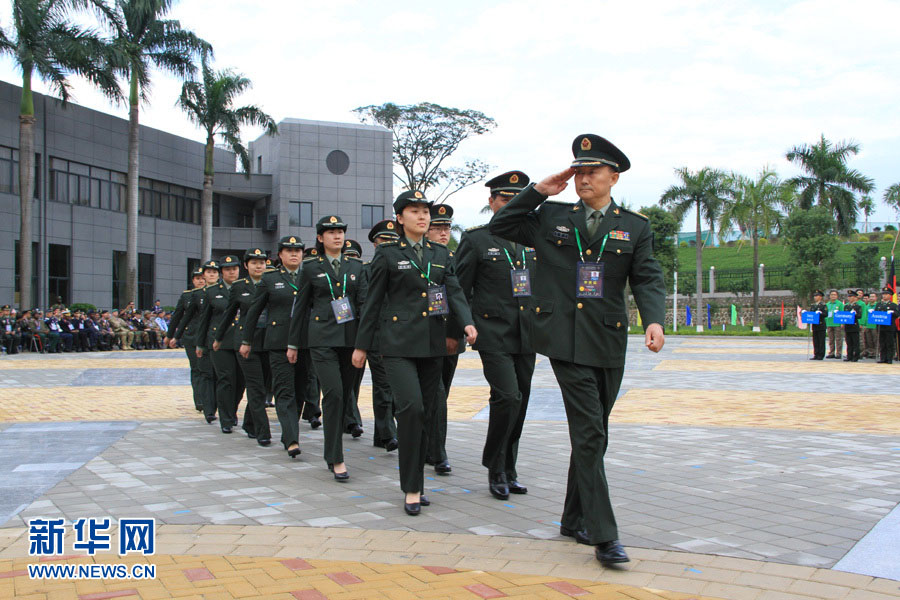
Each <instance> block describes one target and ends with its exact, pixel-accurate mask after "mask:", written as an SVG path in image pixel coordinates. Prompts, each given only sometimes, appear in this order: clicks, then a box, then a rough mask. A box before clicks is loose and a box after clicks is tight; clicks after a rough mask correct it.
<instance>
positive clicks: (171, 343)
mask: <svg viewBox="0 0 900 600" xmlns="http://www.w3.org/2000/svg"><path fill="white" fill-rule="evenodd" d="M191 283H192V284H193V286H194V289H193V290H184V291H183V292H181V296H180V297H179V298H178V303H177V304H176V305H175V312H174V313H172V320H171V321H169V328H168V331H167V332H166V335H167V337H166V338H165V339H164V340H163V344H164V345H166V346H168V347H169V348H174V347H175V332H176V331H177V330H178V325H180V324H181V320H182V319H183V318H184V313H185V311H186V310H187V307H188V306H189V305H190V303H191V300H192V299H193V298H194V295H193V292H194V290H199V289H202V288H204V287H206V280H205V279H204V278H203V269H197V270H196V271H194V272H193V273H192V274H191ZM168 336H171V337H168ZM182 342H183V343H184V352H185V354H187V357H188V362H189V363H190V365H191V390H192V391H193V393H194V408H195V409H196V410H197V412H203V400H202V398H203V394H204V393H205V389H204V383H202V382H201V377H202V374H201V372H200V359H199V358H197V346H196V344H195V342H194V331H193V328H186V329H185V331H184V337H183V338H182Z"/></svg>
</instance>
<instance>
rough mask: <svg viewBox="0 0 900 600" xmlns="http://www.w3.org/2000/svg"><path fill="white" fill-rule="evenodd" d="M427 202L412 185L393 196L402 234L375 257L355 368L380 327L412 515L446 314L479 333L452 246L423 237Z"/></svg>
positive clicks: (418, 500) (417, 503)
mask: <svg viewBox="0 0 900 600" xmlns="http://www.w3.org/2000/svg"><path fill="white" fill-rule="evenodd" d="M429 206H430V202H428V200H426V199H425V196H424V195H423V194H422V192H419V191H413V190H410V191H407V192H403V193H402V194H400V195H399V196H398V197H397V199H396V200H395V201H394V212H395V213H397V222H398V223H399V224H400V225H401V237H400V240H399V241H396V242H387V243H385V244H382V245H381V246H379V247H378V250H376V252H375V258H373V259H372V264H371V272H370V274H369V275H370V277H369V283H368V290H367V294H366V298H365V301H364V303H363V309H362V317H361V319H360V324H359V333H358V334H357V337H356V350H355V351H354V352H353V366H355V367H356V368H362V366H363V364H365V360H366V352H367V351H368V350H370V349H371V348H373V346H374V343H375V339H374V338H375V332H376V331H377V332H378V336H379V339H378V343H379V349H380V351H381V354H382V355H383V356H384V366H385V368H386V370H387V373H388V376H389V378H390V381H391V388H392V391H393V393H394V399H395V402H396V408H397V422H398V427H397V429H398V438H399V441H400V450H399V454H400V456H399V461H400V487H401V489H402V490H403V491H404V492H405V494H406V498H405V502H404V507H403V508H404V510H405V511H406V513H407V514H409V515H417V514H419V512H420V510H421V509H420V507H421V506H422V505H425V506H427V505H428V504H430V503H429V502H428V500H427V498H425V497H424V496H422V495H421V494H422V492H423V490H424V473H423V469H424V466H425V446H426V443H427V440H428V436H427V435H426V434H425V431H424V428H425V413H426V411H427V410H428V409H430V408H431V406H432V404H433V403H434V402H436V400H437V396H436V394H437V393H438V385H439V383H440V379H441V366H442V359H443V357H444V356H446V354H447V345H446V334H445V327H444V316H445V315H447V314H448V313H450V312H452V313H453V316H454V317H455V318H456V320H457V322H458V323H459V324H461V325H462V326H463V327H464V331H465V333H466V337H467V341H468V342H469V343H470V344H471V343H474V342H475V338H476V336H477V332H476V331H475V326H474V325H472V314H471V312H470V311H469V306H468V304H466V299H465V297H464V296H463V293H462V290H461V289H460V287H459V282H458V281H457V280H456V274H455V273H454V271H453V267H452V265H451V263H450V251H449V250H448V249H447V247H446V246H444V245H443V244H438V243H436V242H429V241H427V240H425V239H424V236H425V232H426V231H428V224H429V222H430V214H429V210H428V208H429ZM382 313H383V314H384V318H383V322H382V323H381V324H380V327H379V323H378V319H379V316H380V315H381V314H382Z"/></svg>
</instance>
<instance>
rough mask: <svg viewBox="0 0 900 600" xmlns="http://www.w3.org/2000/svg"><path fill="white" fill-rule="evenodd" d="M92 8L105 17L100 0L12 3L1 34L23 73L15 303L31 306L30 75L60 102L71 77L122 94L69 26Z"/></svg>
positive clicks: (88, 43)
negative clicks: (8, 25) (8, 26)
mask: <svg viewBox="0 0 900 600" xmlns="http://www.w3.org/2000/svg"><path fill="white" fill-rule="evenodd" d="M81 8H92V9H94V10H95V11H96V12H97V13H98V14H100V15H104V14H105V7H104V5H103V3H102V1H101V0H82V1H79V0H13V2H12V13H13V14H12V18H13V31H12V34H13V35H12V37H10V36H8V35H7V34H6V33H5V32H2V31H0V53H8V54H11V55H12V57H13V59H14V60H15V62H16V66H17V67H18V68H19V69H20V70H21V71H22V101H21V105H20V108H19V205H20V217H21V224H20V229H19V248H20V251H19V290H20V293H19V303H20V305H21V306H22V307H23V308H24V307H25V306H31V303H32V301H33V300H34V299H33V297H32V290H31V277H32V273H33V265H32V263H31V259H32V256H31V238H32V234H31V219H32V216H31V214H32V213H31V202H32V197H33V196H34V171H35V168H34V126H35V121H36V119H35V115H34V96H33V93H32V86H31V81H32V77H33V76H34V75H35V74H37V76H38V78H39V79H41V80H42V81H44V82H45V83H47V85H49V86H50V89H51V90H52V91H53V93H54V94H56V95H57V96H59V97H60V99H61V100H62V101H63V103H66V102H68V100H69V98H70V90H69V81H68V79H67V77H68V75H69V74H73V73H74V74H76V75H80V76H83V77H84V78H86V79H87V80H88V81H89V82H91V83H92V84H94V85H95V86H96V87H97V88H99V89H100V90H101V91H102V92H103V94H104V95H106V96H107V97H109V98H113V99H115V98H118V97H120V95H121V92H120V91H119V88H118V86H117V85H116V80H115V75H114V74H113V72H112V70H111V69H110V68H109V66H108V64H107V62H106V60H105V58H106V53H105V45H104V42H103V40H101V39H100V38H99V37H98V36H97V35H96V33H95V32H94V31H93V30H91V29H88V28H84V27H80V26H78V25H75V24H74V23H73V22H72V18H71V17H72V14H71V13H72V11H74V10H77V9H81Z"/></svg>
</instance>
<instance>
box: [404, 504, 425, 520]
mask: <svg viewBox="0 0 900 600" xmlns="http://www.w3.org/2000/svg"><path fill="white" fill-rule="evenodd" d="M403 510H405V511H406V514H408V515H409V516H411V517H415V516H416V515H418V514H419V513H421V512H422V504H421V503H419V502H413V503H408V502H404V503H403Z"/></svg>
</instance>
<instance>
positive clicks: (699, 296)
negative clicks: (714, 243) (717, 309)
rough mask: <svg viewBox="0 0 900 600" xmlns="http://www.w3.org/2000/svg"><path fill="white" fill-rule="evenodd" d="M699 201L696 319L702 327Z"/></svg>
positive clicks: (699, 326) (701, 246)
mask: <svg viewBox="0 0 900 600" xmlns="http://www.w3.org/2000/svg"><path fill="white" fill-rule="evenodd" d="M700 233H701V232H700V201H699V200H698V201H697V319H699V321H700V325H698V329H699V328H702V327H703V240H702V239H700Z"/></svg>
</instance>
